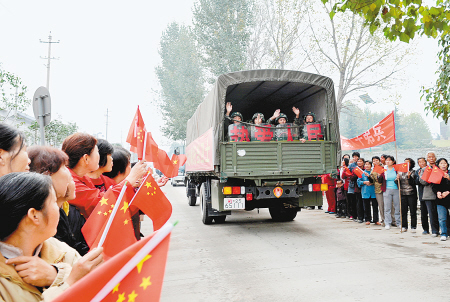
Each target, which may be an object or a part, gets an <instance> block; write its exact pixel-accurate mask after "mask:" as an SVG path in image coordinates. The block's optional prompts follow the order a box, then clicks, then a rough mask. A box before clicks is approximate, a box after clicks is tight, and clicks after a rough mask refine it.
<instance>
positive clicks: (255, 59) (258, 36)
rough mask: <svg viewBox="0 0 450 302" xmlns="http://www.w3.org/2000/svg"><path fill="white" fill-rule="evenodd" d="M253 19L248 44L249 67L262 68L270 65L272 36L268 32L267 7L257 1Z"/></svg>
mask: <svg viewBox="0 0 450 302" xmlns="http://www.w3.org/2000/svg"><path fill="white" fill-rule="evenodd" d="M252 15H253V19H252V22H251V27H250V29H249V30H250V33H251V34H250V38H249V42H248V46H247V56H248V68H249V69H262V68H265V67H266V66H268V65H270V63H268V59H269V55H270V47H271V46H270V45H271V43H270V42H271V41H270V37H269V36H268V34H267V27H266V20H267V16H266V14H265V9H264V7H263V5H262V4H261V3H259V2H256V3H255V5H254V7H253V14H252Z"/></svg>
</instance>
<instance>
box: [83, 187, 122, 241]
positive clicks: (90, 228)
mask: <svg viewBox="0 0 450 302" xmlns="http://www.w3.org/2000/svg"><path fill="white" fill-rule="evenodd" d="M115 203H116V197H115V195H114V192H113V191H112V189H108V191H106V193H105V194H104V195H103V197H102V199H101V200H100V201H99V202H98V204H97V206H96V207H95V209H94V211H92V214H91V216H89V218H88V219H87V220H86V222H85V224H84V226H83V227H82V228H81V232H82V233H83V236H84V239H85V240H86V243H87V244H88V245H89V246H92V244H93V243H94V241H95V239H96V238H97V236H98V234H99V233H100V232H101V231H102V229H103V227H104V226H105V224H106V222H107V221H108V218H109V216H110V214H111V213H112V210H113V209H114V204H115Z"/></svg>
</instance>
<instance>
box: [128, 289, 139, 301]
mask: <svg viewBox="0 0 450 302" xmlns="http://www.w3.org/2000/svg"><path fill="white" fill-rule="evenodd" d="M137 296H138V294H136V292H135V291H134V290H133V291H132V292H131V294H129V295H128V302H135V301H136V297H137Z"/></svg>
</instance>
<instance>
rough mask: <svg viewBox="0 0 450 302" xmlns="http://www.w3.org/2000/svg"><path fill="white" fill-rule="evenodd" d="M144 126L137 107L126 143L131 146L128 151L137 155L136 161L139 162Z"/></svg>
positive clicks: (144, 131) (142, 149) (141, 153)
mask: <svg viewBox="0 0 450 302" xmlns="http://www.w3.org/2000/svg"><path fill="white" fill-rule="evenodd" d="M145 134H146V130H145V124H144V120H143V119H142V115H141V111H140V110H139V106H138V108H137V110H136V114H135V115H134V118H133V122H132V123H131V126H130V130H129V131H128V135H127V140H126V141H127V143H129V144H130V145H131V147H130V151H132V152H135V153H137V155H138V159H139V160H141V159H142V158H143V157H144V156H143V152H144V141H145Z"/></svg>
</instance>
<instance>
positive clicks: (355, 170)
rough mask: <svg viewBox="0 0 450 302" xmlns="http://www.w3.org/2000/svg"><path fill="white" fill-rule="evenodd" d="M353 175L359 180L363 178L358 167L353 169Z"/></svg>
mask: <svg viewBox="0 0 450 302" xmlns="http://www.w3.org/2000/svg"><path fill="white" fill-rule="evenodd" d="M353 173H355V174H356V176H358V178H361V177H363V174H364V171H363V170H362V169H361V168H360V167H356V168H355V169H353Z"/></svg>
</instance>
